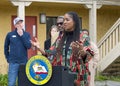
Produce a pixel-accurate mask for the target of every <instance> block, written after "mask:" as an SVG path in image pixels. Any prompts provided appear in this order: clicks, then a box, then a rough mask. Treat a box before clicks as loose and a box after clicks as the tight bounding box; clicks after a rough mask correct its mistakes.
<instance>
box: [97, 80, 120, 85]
mask: <svg viewBox="0 0 120 86" xmlns="http://www.w3.org/2000/svg"><path fill="white" fill-rule="evenodd" d="M95 86H120V82H116V81H108V80H106V81H95Z"/></svg>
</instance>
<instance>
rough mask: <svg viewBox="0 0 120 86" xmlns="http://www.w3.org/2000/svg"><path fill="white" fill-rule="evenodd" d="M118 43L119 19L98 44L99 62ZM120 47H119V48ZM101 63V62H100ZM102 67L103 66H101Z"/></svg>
mask: <svg viewBox="0 0 120 86" xmlns="http://www.w3.org/2000/svg"><path fill="white" fill-rule="evenodd" d="M119 43H120V18H119V19H118V20H117V21H116V23H115V24H114V25H113V26H112V27H111V28H110V30H109V31H108V32H107V33H106V34H105V35H104V36H103V37H102V39H101V40H100V41H99V42H98V44H97V45H98V48H99V53H100V62H102V60H103V59H105V58H106V55H108V54H109V53H110V52H111V50H112V49H113V48H114V47H116V45H118V44H119ZM119 47H120V46H119ZM102 63H103V62H102ZM103 66H104V65H103Z"/></svg>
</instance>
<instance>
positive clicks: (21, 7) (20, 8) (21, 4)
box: [12, 1, 32, 30]
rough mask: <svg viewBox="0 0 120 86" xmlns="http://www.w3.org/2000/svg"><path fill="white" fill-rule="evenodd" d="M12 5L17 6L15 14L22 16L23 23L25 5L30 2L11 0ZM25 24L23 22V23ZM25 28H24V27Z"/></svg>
mask: <svg viewBox="0 0 120 86" xmlns="http://www.w3.org/2000/svg"><path fill="white" fill-rule="evenodd" d="M12 3H13V5H14V6H17V7H18V9H17V16H18V17H20V18H22V19H23V20H24V22H23V23H25V6H29V5H30V4H31V3H32V2H15V1H12ZM24 25H25V24H24ZM24 30H25V28H24Z"/></svg>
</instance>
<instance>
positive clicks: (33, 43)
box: [31, 38, 40, 48]
mask: <svg viewBox="0 0 120 86" xmlns="http://www.w3.org/2000/svg"><path fill="white" fill-rule="evenodd" d="M31 44H32V45H33V46H35V47H37V48H40V43H39V41H38V39H37V38H35V41H32V40H31Z"/></svg>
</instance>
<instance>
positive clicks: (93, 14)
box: [85, 1, 102, 43]
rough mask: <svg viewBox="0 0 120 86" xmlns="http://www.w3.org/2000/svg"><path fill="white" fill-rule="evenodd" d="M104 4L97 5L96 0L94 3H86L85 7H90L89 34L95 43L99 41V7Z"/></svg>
mask: <svg viewBox="0 0 120 86" xmlns="http://www.w3.org/2000/svg"><path fill="white" fill-rule="evenodd" d="M101 6H102V5H97V2H96V1H93V3H92V4H86V5H85V7H86V8H88V9H89V34H90V39H91V41H93V42H94V43H96V42H97V9H98V8H100V7H101Z"/></svg>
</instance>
